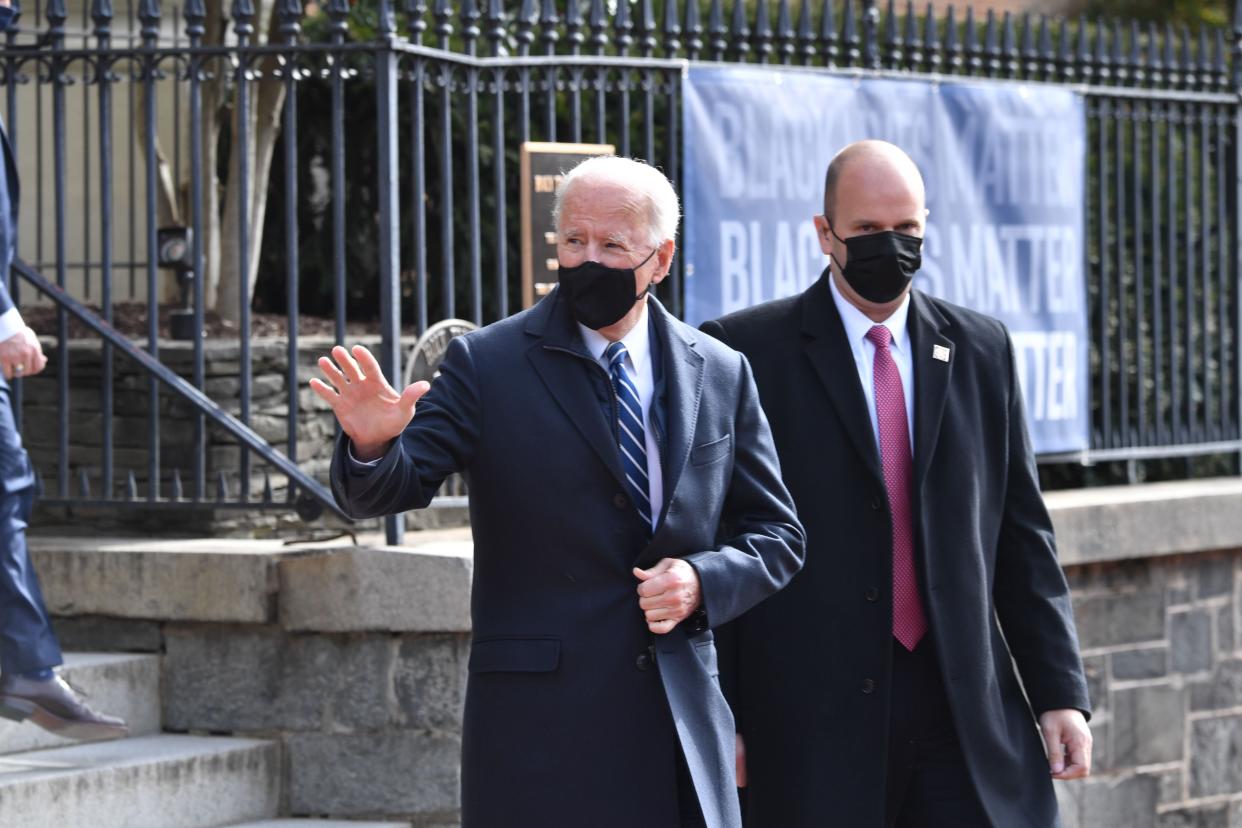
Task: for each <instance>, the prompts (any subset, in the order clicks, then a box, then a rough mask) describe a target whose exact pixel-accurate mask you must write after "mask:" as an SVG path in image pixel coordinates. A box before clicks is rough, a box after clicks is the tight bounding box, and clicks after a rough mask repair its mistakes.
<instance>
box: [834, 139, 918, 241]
mask: <svg viewBox="0 0 1242 828" xmlns="http://www.w3.org/2000/svg"><path fill="white" fill-rule="evenodd" d="M847 179H848V181H847ZM843 184H849V185H851V186H849V187H845V188H843V186H842V185H843ZM859 187H865V188H868V189H870V188H873V187H882V188H884V189H887V190H890V191H891V190H904V191H906V192H907V193H909V194H910V195H912V196H914V197H916V198H917V199H918V200H919V201H920V202H922V201H924V200H925V194H924V191H923V176H922V174H921V173H920V172H919V168H918V166H917V165H916V164H915V163H914V160H913V159H912V158H910V156H909V155H907V154H906V152H905V150H903V149H901V147H898V146H897V145H896V144H890V143H889V142H887V141H876V140H868V141H856V142H855V143H853V144H850V145H849V146H847V147H845V149H843V150H841V151H840V152H838V153H837V154H836V155H835V156H834V157H833V159H832V163H830V164H829V165H828V173H827V174H826V175H825V176H824V215H825V216H827V217H828V220H829V221H832V220H833V218H834V216H835V214H836V212H837V206H838V203H839V199H840V197H841V193H842V192H844V193H845V194H846V197H849V195H850V193H851V191H854V190H856V189H857V188H859Z"/></svg>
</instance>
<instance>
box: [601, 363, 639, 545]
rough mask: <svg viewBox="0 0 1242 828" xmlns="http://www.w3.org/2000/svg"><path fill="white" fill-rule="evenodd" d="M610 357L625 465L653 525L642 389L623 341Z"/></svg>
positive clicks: (636, 501) (635, 495) (633, 491)
mask: <svg viewBox="0 0 1242 828" xmlns="http://www.w3.org/2000/svg"><path fill="white" fill-rule="evenodd" d="M604 353H605V355H606V356H607V357H608V370H609V373H610V374H611V375H612V387H613V390H614V391H615V392H616V395H617V426H618V428H617V435H618V440H619V442H620V446H621V468H622V470H623V471H624V472H625V482H626V483H627V484H628V486H629V490H630V499H632V500H633V501H634V505H635V507H637V508H638V514H639V515H640V516H641V517H642V519H643V522H644V523H646V525H647V526H648V527H650V526H651V495H650V491H651V489H650V483H649V480H648V478H647V437H646V433H645V432H644V431H643V406H642V402H640V401H639V398H638V389H637V388H636V387H635V386H634V381H633V380H632V379H630V374H629V372H628V371H626V370H625V357H626V355H627V354H628V353H629V352H628V351H626V350H625V345H624V344H623V343H621V342H614V343H612V344H611V345H609V346H608V350H607V351H605V352H604Z"/></svg>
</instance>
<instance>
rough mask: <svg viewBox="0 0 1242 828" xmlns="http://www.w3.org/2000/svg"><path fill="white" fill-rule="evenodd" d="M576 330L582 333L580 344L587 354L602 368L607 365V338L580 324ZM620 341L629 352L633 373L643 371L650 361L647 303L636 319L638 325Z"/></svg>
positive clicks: (609, 343)
mask: <svg viewBox="0 0 1242 828" xmlns="http://www.w3.org/2000/svg"><path fill="white" fill-rule="evenodd" d="M578 330H579V331H580V332H581V333H582V342H583V344H584V345H586V349H587V353H589V354H590V355H591V356H593V357H595V360H596V361H597V362H603V363H604V367H605V368H607V367H608V364H607V362H606V361H605V360H604V352H605V351H607V350H608V346H609V345H611V344H612V343H611V342H609V341H608V339H607V337H605V336H604V335H603V334H601V333H600V332H599V331H593V330H591V329H590V328H588V327H587V326H586V325H583V324H582V323H581V322H579V323H578ZM621 341H622V342H624V343H625V350H626V351H627V352H629V355H630V364H631V365H632V366H634V367H633V370H635V371H643V370H645V369H646V367H647V363H648V361H649V360H650V359H651V330H650V326H649V325H648V324H647V303H646V302H643V309H642V314H641V315H640V316H639V317H638V323H637V324H636V325H634V327H633V328H632V329H631V330H630V332H629V333H627V334H626V335H625V336H623V337H621Z"/></svg>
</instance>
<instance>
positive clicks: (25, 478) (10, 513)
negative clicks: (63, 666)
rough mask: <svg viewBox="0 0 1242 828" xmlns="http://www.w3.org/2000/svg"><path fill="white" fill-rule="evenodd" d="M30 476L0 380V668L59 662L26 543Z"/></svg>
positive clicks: (7, 670) (41, 666) (14, 670)
mask: <svg viewBox="0 0 1242 828" xmlns="http://www.w3.org/2000/svg"><path fill="white" fill-rule="evenodd" d="M33 505H34V478H33V475H32V474H31V472H30V461H29V459H28V458H27V457H26V450H25V449H24V448H22V442H21V437H20V436H19V435H18V433H17V428H16V425H15V424H14V421H13V410H12V408H11V401H10V395H9V387H8V385H7V383H5V382H4V381H3V380H0V672H4V673H9V674H13V673H31V672H35V671H37V670H42V669H45V668H48V667H55V666H56V665H58V664H60V663H61V653H60V645H59V644H58V643H57V641H56V635H55V634H54V633H53V632H52V627H51V624H50V623H49V621H48V617H47V608H46V606H45V605H44V603H43V593H42V591H41V590H40V589H39V579H38V576H37V575H36V574H35V571H34V567H33V566H32V564H31V562H30V553H29V550H27V548H26V524H27V522H28V521H29V520H30V510H31V507H32V506H33Z"/></svg>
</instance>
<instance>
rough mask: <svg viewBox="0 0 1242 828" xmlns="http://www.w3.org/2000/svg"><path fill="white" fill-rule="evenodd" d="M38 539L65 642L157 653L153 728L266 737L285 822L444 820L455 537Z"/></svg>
mask: <svg viewBox="0 0 1242 828" xmlns="http://www.w3.org/2000/svg"><path fill="white" fill-rule="evenodd" d="M427 534H430V533H427ZM34 544H35V546H34V559H35V563H36V566H37V567H38V568H39V569H40V571H41V573H42V579H43V582H44V586H45V592H46V594H47V599H48V603H49V609H50V610H51V611H52V613H53V614H54V616H55V625H56V630H57V634H58V635H59V636H60V639H61V643H62V645H63V646H64V647H65V648H66V649H70V650H87V651H96V650H113V651H115V650H128V651H137V652H152V653H160V654H162V656H163V658H162V666H161V695H162V704H161V708H162V723H163V728H164V730H166V731H172V732H178V733H195V734H229V735H234V736H246V737H249V738H258V739H270V740H274V741H276V742H277V743H278V744H279V745H280V747H281V751H280V754H281V757H282V770H281V774H282V785H281V789H282V792H283V800H282V802H281V813H282V814H286V815H292V816H299V817H335V818H355V819H370V818H375V819H402V820H408V821H410V822H411V823H412V824H413V825H415V826H418V827H419V828H456V826H457V823H458V820H459V811H460V796H459V785H460V772H459V764H460V753H461V726H462V722H461V718H462V705H463V702H464V699H465V682H466V667H467V659H468V655H469V652H468V651H469V633H468V627H469V611H468V601H469V587H470V574H471V569H472V567H471V561H470V558H469V556H468V555H467V554H463V550H464V551H467V552H468V549H469V545H468V544H466V543H462V542H459V541H448V542H444V543H441V544H439V545H429V546H426V547H424V548H423V550H422V551H420V552H413V551H410V550H404V551H394V550H389V549H358V548H347V547H337V548H330V549H322V548H321V549H314V550H302V551H296V552H291V551H287V550H282V549H281V548H280V545H279V544H278V543H275V542H268V543H266V544H264V543H254V542H251V543H244V542H223V543H221V542H216V543H201V542H196V541H183V542H176V541H171V542H165V543H163V544H160V543H158V542H154V543H153V542H145V543H144V542H129V543H127V542H121V543H115V544H111V545H108V546H106V547H100V546H97V545H94V544H91V543H90V542H88V541H82V540H74V539H64V538H61V539H35V541H34ZM208 572H211V573H214V576H212V577H208V575H207V573H208ZM394 575H399V576H400V577H393V576H394ZM420 589H427V590H429V591H432V592H433V593H435V594H434V595H433V596H432V597H431V598H430V600H427V601H423V600H420V599H419V596H418V593H419V591H420ZM87 593H89V594H90V596H91V597H90V599H89V600H86V601H84V600H81V596H83V595H84V594H87ZM361 593H365V594H366V595H367V596H369V600H368V601H367V602H366V603H365V604H362V605H360V603H359V602H360V594H361ZM425 606H430V607H432V608H434V616H433V615H429V614H428V613H427V612H426V611H425ZM208 619H210V620H208Z"/></svg>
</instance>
